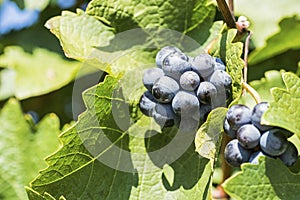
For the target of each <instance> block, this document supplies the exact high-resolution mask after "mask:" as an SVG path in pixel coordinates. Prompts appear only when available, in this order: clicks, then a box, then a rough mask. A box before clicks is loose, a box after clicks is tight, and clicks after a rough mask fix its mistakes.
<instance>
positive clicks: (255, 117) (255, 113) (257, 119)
mask: <svg viewBox="0 0 300 200" xmlns="http://www.w3.org/2000/svg"><path fill="white" fill-rule="evenodd" d="M268 108H269V104H268V103H267V102H261V103H258V104H256V105H255V106H254V108H253V110H252V116H251V121H252V124H254V126H256V127H257V128H258V129H259V130H260V131H267V130H269V129H271V128H272V126H268V125H263V124H261V117H262V115H263V114H264V113H265V112H266V110H267V109H268Z"/></svg>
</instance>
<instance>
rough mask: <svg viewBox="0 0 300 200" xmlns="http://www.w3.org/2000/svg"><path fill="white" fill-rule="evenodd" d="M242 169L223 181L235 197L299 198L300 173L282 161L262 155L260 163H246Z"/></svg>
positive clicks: (224, 186) (257, 198) (250, 198)
mask: <svg viewBox="0 0 300 200" xmlns="http://www.w3.org/2000/svg"><path fill="white" fill-rule="evenodd" d="M241 168H242V171H240V172H238V173H236V174H235V175H233V176H231V177H230V178H229V179H227V180H226V181H225V182H224V183H223V188H224V189H225V191H226V192H227V193H228V194H229V195H230V196H231V197H232V198H234V199H249V200H252V199H253V200H260V199H261V200H265V199H289V200H292V199H293V200H296V199H299V192H297V191H299V190H300V174H293V173H291V171H289V169H288V168H287V167H286V166H285V165H284V164H283V163H282V162H281V161H280V160H278V159H277V160H275V159H273V158H268V157H260V158H259V164H257V165H253V164H250V163H245V164H243V165H242V167H241Z"/></svg>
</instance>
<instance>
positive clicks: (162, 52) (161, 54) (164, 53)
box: [155, 46, 181, 68]
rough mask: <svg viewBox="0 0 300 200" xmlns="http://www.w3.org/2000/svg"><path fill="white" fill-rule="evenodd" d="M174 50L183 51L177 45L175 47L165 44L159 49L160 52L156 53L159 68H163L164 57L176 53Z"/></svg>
mask: <svg viewBox="0 0 300 200" xmlns="http://www.w3.org/2000/svg"><path fill="white" fill-rule="evenodd" d="M174 52H181V51H180V49H178V48H177V47H174V46H165V47H164V48H162V49H161V50H159V52H158V53H157V54H156V58H155V62H156V65H157V66H158V67H159V68H162V64H163V61H164V59H165V58H166V57H167V56H168V55H170V54H171V53H174Z"/></svg>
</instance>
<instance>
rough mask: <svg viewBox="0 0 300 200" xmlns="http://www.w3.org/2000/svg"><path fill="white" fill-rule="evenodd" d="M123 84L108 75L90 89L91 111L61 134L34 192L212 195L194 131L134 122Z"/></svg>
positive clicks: (74, 196)
mask: <svg viewBox="0 0 300 200" xmlns="http://www.w3.org/2000/svg"><path fill="white" fill-rule="evenodd" d="M119 87H120V84H119V79H118V78H113V77H111V76H106V78H105V80H104V82H102V83H100V84H99V85H96V86H95V87H92V88H90V89H88V90H87V91H86V92H85V93H84V100H85V104H86V106H87V110H86V112H84V113H83V114H82V115H80V117H79V120H78V122H77V123H76V124H74V125H73V126H72V127H70V128H69V129H67V130H65V132H63V133H62V134H61V135H60V140H61V141H62V143H63V146H61V148H60V149H59V150H58V151H57V152H55V153H54V154H53V155H51V156H49V157H48V158H47V159H46V162H47V164H48V165H49V166H48V168H46V169H45V170H42V171H41V172H40V175H39V176H38V177H37V178H36V179H35V180H34V181H33V182H32V183H31V189H27V191H28V192H30V195H31V196H34V195H33V194H32V192H33V191H34V193H35V195H38V196H44V195H46V193H48V194H49V195H51V196H53V197H54V198H56V199H57V198H59V197H60V196H61V195H63V196H64V197H65V198H66V199H78V198H81V199H136V198H142V199H149V198H155V199H169V198H173V199H174V198H179V199H195V198H196V197H203V198H202V199H207V198H209V196H210V193H209V189H210V177H211V173H212V171H211V167H210V166H211V164H210V161H209V160H208V159H205V158H201V157H199V156H198V155H197V153H196V152H195V151H194V147H193V145H192V141H193V138H194V135H193V134H191V135H186V134H182V133H181V134H180V133H178V131H177V128H175V127H173V128H168V129H163V130H162V132H160V129H157V125H156V126H153V125H152V124H153V120H151V119H150V118H148V117H141V118H139V119H138V120H137V122H136V123H132V121H131V119H130V116H128V115H126V114H129V113H127V111H126V107H127V106H129V105H128V104H127V102H126V101H125V100H124V97H123V95H122V89H121V88H119ZM174 141H175V143H174ZM176 141H177V142H176ZM186 142H188V143H186ZM166 144H170V145H166ZM182 144H183V146H182ZM164 145H166V146H167V147H164ZM176 151H179V153H177V154H176V155H173V154H174V152H176ZM170 159H173V160H170ZM171 161H173V162H171ZM165 165H169V167H170V168H172V170H173V171H174V177H173V180H172V179H170V178H169V177H168V178H167V177H166V176H169V175H167V174H164V173H166V171H165V170H164V169H165V168H164V166H165ZM170 168H169V169H170ZM172 170H171V171H172ZM170 180H172V182H173V183H172V184H170ZM33 199H34V197H33Z"/></svg>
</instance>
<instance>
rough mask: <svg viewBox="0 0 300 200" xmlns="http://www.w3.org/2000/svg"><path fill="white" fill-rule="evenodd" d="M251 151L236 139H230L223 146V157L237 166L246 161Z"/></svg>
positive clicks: (230, 163)
mask: <svg viewBox="0 0 300 200" xmlns="http://www.w3.org/2000/svg"><path fill="white" fill-rule="evenodd" d="M251 154H252V151H251V150H249V149H245V148H244V147H242V146H241V145H240V144H239V141H238V140H237V139H233V140H231V141H230V142H229V143H228V144H227V145H226V147H225V150H224V158H225V160H226V161H227V163H228V164H229V165H231V166H232V167H239V166H240V165H241V164H242V163H244V162H248V161H249V158H250V155H251Z"/></svg>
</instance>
